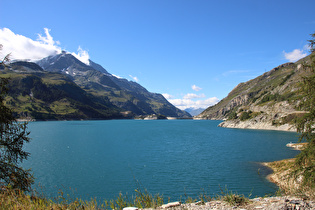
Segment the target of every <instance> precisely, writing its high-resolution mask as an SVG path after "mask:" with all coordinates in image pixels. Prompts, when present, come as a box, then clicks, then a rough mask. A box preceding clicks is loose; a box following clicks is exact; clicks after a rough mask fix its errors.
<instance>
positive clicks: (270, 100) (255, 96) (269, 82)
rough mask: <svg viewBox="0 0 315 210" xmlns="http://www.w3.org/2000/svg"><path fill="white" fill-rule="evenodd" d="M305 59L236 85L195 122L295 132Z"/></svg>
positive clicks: (307, 58) (306, 70) (301, 112)
mask: <svg viewBox="0 0 315 210" xmlns="http://www.w3.org/2000/svg"><path fill="white" fill-rule="evenodd" d="M310 59H311V58H310V56H307V57H305V58H303V59H301V60H299V61H297V62H295V63H285V64H282V65H280V66H278V67H276V68H274V69H272V70H270V71H269V72H266V73H264V74H263V75H261V76H259V77H257V78H255V79H252V80H250V81H248V82H245V83H240V84H239V85H237V86H236V87H235V88H234V89H233V90H232V91H231V92H230V93H229V94H228V96H227V97H225V98H224V99H222V100H221V101H220V102H219V103H218V104H216V105H214V106H211V107H209V108H207V109H206V110H205V111H203V112H202V113H201V114H200V115H198V116H197V117H195V118H196V119H220V120H225V121H224V122H223V123H221V124H220V125H219V126H222V127H232V128H253V129H269V130H289V131H296V129H295V127H294V125H293V123H292V122H293V121H294V119H295V118H296V117H297V116H299V115H302V114H303V113H304V112H303V111H302V110H298V108H297V105H298V103H299V100H300V98H299V92H298V89H299V86H298V84H299V82H300V81H301V79H302V76H305V75H307V74H309V73H310V72H309V70H308V67H307V65H308V64H309V63H310Z"/></svg>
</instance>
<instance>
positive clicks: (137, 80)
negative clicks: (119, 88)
mask: <svg viewBox="0 0 315 210" xmlns="http://www.w3.org/2000/svg"><path fill="white" fill-rule="evenodd" d="M129 77H131V78H132V79H133V80H134V81H136V82H139V79H138V77H134V76H132V75H129Z"/></svg>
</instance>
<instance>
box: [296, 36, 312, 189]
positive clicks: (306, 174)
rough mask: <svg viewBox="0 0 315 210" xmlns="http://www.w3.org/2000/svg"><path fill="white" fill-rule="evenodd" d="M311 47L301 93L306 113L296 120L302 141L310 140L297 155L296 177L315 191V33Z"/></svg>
mask: <svg viewBox="0 0 315 210" xmlns="http://www.w3.org/2000/svg"><path fill="white" fill-rule="evenodd" d="M309 42H310V47H311V52H312V55H311V63H310V65H304V68H307V70H308V72H309V75H307V76H304V77H302V83H301V86H300V87H301V89H300V91H301V94H302V98H303V100H302V101H301V103H300V108H301V109H303V110H305V111H306V113H305V114H304V115H303V116H302V117H300V118H298V119H297V120H296V126H297V131H298V132H299V133H300V134H301V135H300V137H299V140H300V141H305V142H308V144H307V146H306V147H305V148H304V149H303V150H302V152H301V153H300V154H299V155H297V157H296V161H295V165H296V170H295V174H296V177H297V176H299V175H302V176H303V186H305V187H310V188H311V189H313V190H314V191H315V54H314V53H315V48H314V47H315V46H314V42H315V33H314V34H312V40H309Z"/></svg>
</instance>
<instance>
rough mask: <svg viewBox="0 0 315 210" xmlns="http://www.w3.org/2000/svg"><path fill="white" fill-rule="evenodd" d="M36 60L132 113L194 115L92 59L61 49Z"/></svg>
mask: <svg viewBox="0 0 315 210" xmlns="http://www.w3.org/2000/svg"><path fill="white" fill-rule="evenodd" d="M37 63H38V64H39V65H40V66H41V67H42V68H43V69H44V70H46V71H51V72H59V73H62V74H66V75H68V76H69V77H70V78H71V79H73V81H74V82H75V83H76V84H77V85H78V86H80V87H81V88H82V89H84V90H85V91H87V92H88V93H91V94H92V95H95V96H103V97H107V98H108V99H109V101H110V102H111V103H112V104H114V105H115V106H117V107H120V108H121V109H123V110H125V111H129V112H131V113H132V114H133V115H138V116H139V115H152V114H156V115H165V116H169V117H183V118H185V117H191V116H190V115H189V114H188V113H187V112H185V111H182V110H180V109H177V108H176V107H175V106H173V105H172V104H170V103H169V102H168V101H167V100H166V99H165V98H164V97H163V96H162V95H161V94H157V93H151V92H149V91H147V90H146V89H145V88H144V87H142V86H141V85H139V84H138V83H136V82H132V81H128V80H126V79H123V78H118V77H116V76H114V75H112V74H110V73H108V72H107V71H106V70H105V69H104V68H103V67H102V66H100V65H99V64H96V63H94V62H93V61H90V65H86V64H84V63H82V62H80V61H79V60H77V59H76V58H75V57H74V56H72V55H71V54H68V53H66V52H62V53H61V54H59V55H56V56H50V57H47V58H44V59H42V60H40V61H38V62H37Z"/></svg>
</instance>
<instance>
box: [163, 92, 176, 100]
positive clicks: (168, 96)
mask: <svg viewBox="0 0 315 210" xmlns="http://www.w3.org/2000/svg"><path fill="white" fill-rule="evenodd" d="M162 95H163V96H164V98H166V99H172V98H174V97H173V96H172V95H170V94H168V93H163V94H162Z"/></svg>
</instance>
